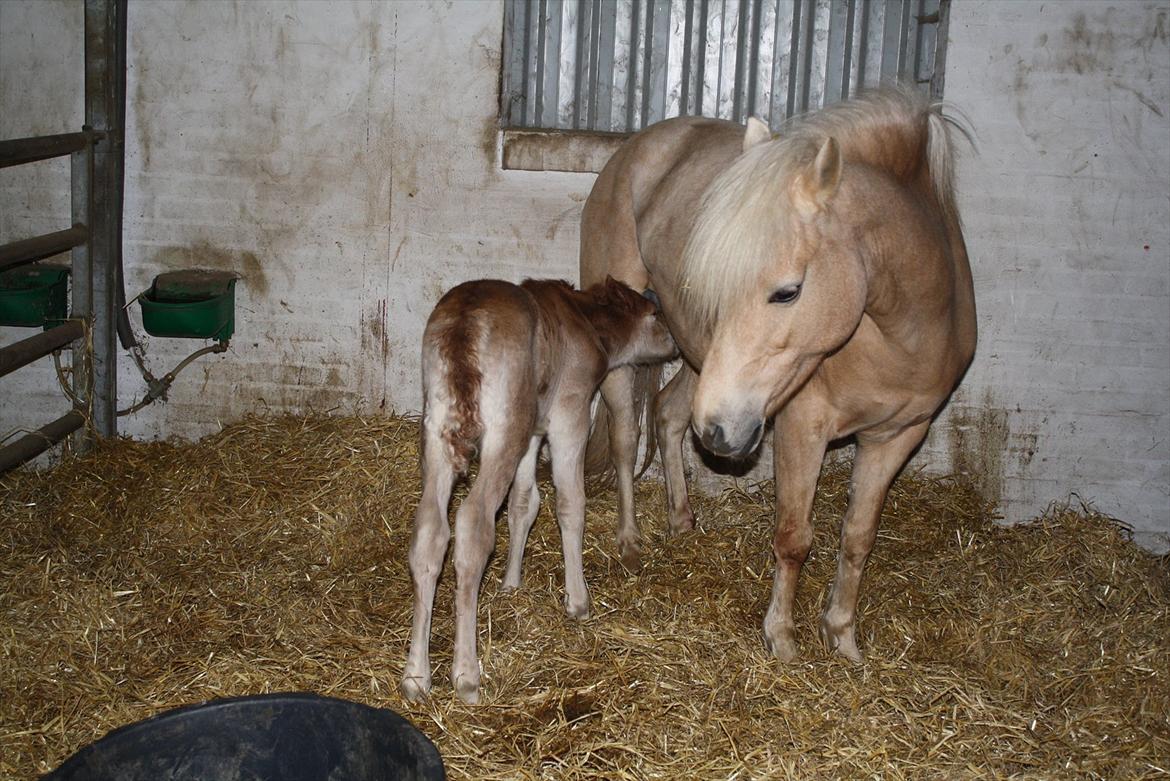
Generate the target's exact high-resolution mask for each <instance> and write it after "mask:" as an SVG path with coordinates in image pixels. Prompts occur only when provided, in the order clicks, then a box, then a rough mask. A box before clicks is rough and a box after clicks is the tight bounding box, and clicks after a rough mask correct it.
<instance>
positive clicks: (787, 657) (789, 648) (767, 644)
mask: <svg viewBox="0 0 1170 781" xmlns="http://www.w3.org/2000/svg"><path fill="white" fill-rule="evenodd" d="M764 648H765V649H766V650H767V651H768V654H769V655H771V656H774V657H775V658H777V659H779V660H780V661H781V662H784V663H785V664H793V663H794V662H797V661H799V660H800V651H799V650H797V647H796V640H794V639H793V637H792V635H791V634H785V635H781V636H780V637H778V638H773V637H769V636H768V635H764Z"/></svg>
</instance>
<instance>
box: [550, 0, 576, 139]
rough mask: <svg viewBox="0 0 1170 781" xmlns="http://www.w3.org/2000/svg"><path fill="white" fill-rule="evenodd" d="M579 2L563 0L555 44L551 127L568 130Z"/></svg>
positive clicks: (570, 126)
mask: <svg viewBox="0 0 1170 781" xmlns="http://www.w3.org/2000/svg"><path fill="white" fill-rule="evenodd" d="M578 1H579V0H563V2H562V3H561V10H560V22H559V28H558V29H559V35H558V38H559V43H558V44H557V51H556V57H557V75H556V78H557V102H556V109H555V113H554V114H553V122H554V124H553V125H552V127H556V128H560V129H562V130H570V129H572V127H573V112H574V101H575V100H576V86H575V85H576V84H577V59H578V57H579V56H580V52H579V51H578V49H577V37H578V36H577V29H578V24H577V5H578Z"/></svg>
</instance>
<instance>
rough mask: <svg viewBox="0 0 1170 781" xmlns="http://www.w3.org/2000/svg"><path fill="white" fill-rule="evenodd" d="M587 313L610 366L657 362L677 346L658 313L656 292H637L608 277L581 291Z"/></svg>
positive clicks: (670, 353)
mask: <svg viewBox="0 0 1170 781" xmlns="http://www.w3.org/2000/svg"><path fill="white" fill-rule="evenodd" d="M584 298H585V300H586V302H587V303H586V305H585V306H584V307H583V309H584V311H585V314H586V316H587V317H588V318H589V320H590V322H591V323H593V327H594V329H596V331H597V335H598V337H599V338H600V339H601V344H602V346H603V347H604V348H605V352H606V355H607V357H608V359H609V368H610V369H615V368H617V367H618V366H626V365H629V364H638V363H657V362H659V361H665V360H668V359H670V358H673V357H674V356H675V355H677V354H678V347H677V346H676V345H675V343H674V338H673V337H672V336H671V335H670V330H669V329H668V328H667V327H666V323H664V322H663V320H662V318H661V317H659V314H658V296H657V295H655V293H654V291H653V290H649V289H647V290H646V291H645V292H643V293H641V294H639V293H637V292H635V291H634V290H632V289H631V288H630V287H629V286H627V285H625V284H623V283H621V282H618V281H617V280H615V279H614V278H613V277H607V278H606V280H605V282H601V283H598V284H596V285H594V286H593V287H591V288H589V289H588V290H585V291H584Z"/></svg>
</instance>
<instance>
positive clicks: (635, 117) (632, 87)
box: [622, 0, 651, 132]
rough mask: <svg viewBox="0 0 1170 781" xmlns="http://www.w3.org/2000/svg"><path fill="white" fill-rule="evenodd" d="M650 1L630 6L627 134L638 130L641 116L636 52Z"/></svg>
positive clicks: (626, 108) (645, 0)
mask: <svg viewBox="0 0 1170 781" xmlns="http://www.w3.org/2000/svg"><path fill="white" fill-rule="evenodd" d="M650 1H651V0H633V4H632V5H631V6H630V50H629V60H628V63H627V64H628V65H629V68H628V69H627V71H626V103H625V126H624V127H623V128H622V129H623V130H625V131H627V132H633V131H635V130H638V129H639V126H638V122H639V121H640V120H641V116H642V112H641V106H640V105H639V102H640V101H639V96H640V93H641V83H640V82H639V81H638V65H639V63H640V60H641V58H640V57H639V56H638V52H639V51H640V43H639V41H640V40H641V35H642V32H643V24H644V22H645V19H646V4H647V3H649V2H650Z"/></svg>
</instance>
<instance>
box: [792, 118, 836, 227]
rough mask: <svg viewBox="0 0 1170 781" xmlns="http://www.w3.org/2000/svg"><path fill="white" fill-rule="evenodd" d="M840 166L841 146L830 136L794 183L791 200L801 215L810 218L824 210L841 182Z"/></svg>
mask: <svg viewBox="0 0 1170 781" xmlns="http://www.w3.org/2000/svg"><path fill="white" fill-rule="evenodd" d="M841 167H842V162H841V147H839V146H838V145H837V139H835V138H833V137H831V136H830V137H829V138H827V139H825V143H823V144H821V148H820V150H818V151H817V156H816V159H815V160H813V161H812V163H811V164H809V166H808V168H807V169H805V171H804V172H803V173H801V175H800V176H799V177H797V180H796V182H795V183H794V185H795V190H796V192H794V193H793V201H794V205H795V206H796V208H797V210H798V211H799V212H800V214H801V216H803V217H805V218H806V219H807V218H812V217H814V216H816V215H817V214H818V213H820V212H821V211H823V210H824V208H825V205H826V204H827V203H828V202H829V200H830V199H831V198H832V197H833V196H834V195H836V194H837V187H838V186H839V185H840V184H841Z"/></svg>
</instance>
